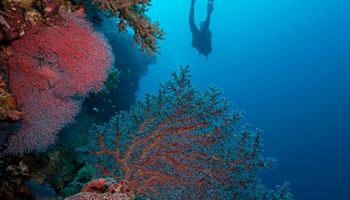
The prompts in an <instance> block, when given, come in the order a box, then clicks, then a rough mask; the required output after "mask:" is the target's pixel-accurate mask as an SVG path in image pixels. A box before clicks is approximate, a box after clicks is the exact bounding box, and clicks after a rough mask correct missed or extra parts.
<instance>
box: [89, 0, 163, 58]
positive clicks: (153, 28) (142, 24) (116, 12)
mask: <svg viewBox="0 0 350 200" xmlns="http://www.w3.org/2000/svg"><path fill="white" fill-rule="evenodd" d="M92 2H93V3H94V4H96V5H97V6H98V7H99V8H100V9H101V10H103V11H105V12H107V13H109V14H111V15H113V16H115V17H117V18H118V19H119V20H120V21H119V23H118V28H119V30H120V31H126V29H127V26H130V27H131V28H132V29H133V30H134V41H135V42H136V43H137V44H139V45H140V47H141V49H142V50H145V51H147V52H148V53H150V54H152V53H153V52H155V51H157V49H158V45H157V40H158V39H162V38H163V36H164V33H163V31H162V30H161V29H160V28H159V26H158V23H157V22H155V23H153V22H151V21H150V19H149V18H148V17H147V16H146V15H145V12H146V11H147V9H148V7H149V6H150V5H151V1H150V0H92Z"/></svg>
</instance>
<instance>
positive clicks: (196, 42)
mask: <svg viewBox="0 0 350 200" xmlns="http://www.w3.org/2000/svg"><path fill="white" fill-rule="evenodd" d="M195 3H196V0H192V2H191V9H190V17H189V22H190V28H191V32H192V46H193V47H194V48H195V49H197V50H198V51H199V55H204V56H206V58H207V59H208V55H209V54H210V53H211V51H212V45H211V37H212V34H211V31H210V30H209V24H210V16H211V13H212V12H213V10H214V4H213V3H214V0H208V5H207V18H206V19H205V21H203V22H201V23H200V25H199V27H200V29H198V27H197V25H196V24H195V22H194V5H195Z"/></svg>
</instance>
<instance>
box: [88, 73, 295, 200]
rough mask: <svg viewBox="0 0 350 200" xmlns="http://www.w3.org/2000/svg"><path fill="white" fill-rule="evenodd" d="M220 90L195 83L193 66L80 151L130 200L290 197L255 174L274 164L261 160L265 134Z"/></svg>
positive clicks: (94, 133)
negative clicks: (140, 199)
mask: <svg viewBox="0 0 350 200" xmlns="http://www.w3.org/2000/svg"><path fill="white" fill-rule="evenodd" d="M220 94H221V92H220V91H219V90H218V89H216V88H215V87H210V88H209V90H207V91H204V92H201V91H199V90H198V89H196V88H195V87H193V86H192V85H191V82H190V79H189V71H188V67H185V68H181V70H180V74H176V73H174V74H173V78H172V79H171V80H169V81H168V82H166V83H165V84H163V85H161V87H160V89H159V91H158V93H157V94H147V95H146V96H145V97H144V98H143V99H141V100H139V101H137V102H136V103H135V105H134V106H133V107H132V108H131V109H130V111H129V112H121V113H119V114H118V115H117V116H116V117H114V118H112V119H111V121H110V122H109V123H106V124H104V125H102V126H94V127H93V128H92V130H90V132H89V135H90V136H89V144H88V145H87V146H85V147H83V148H82V149H81V151H82V152H84V153H85V154H84V155H83V156H82V158H83V160H84V161H85V162H88V163H90V164H92V165H94V166H95V167H96V168H97V169H99V172H100V174H101V176H104V177H113V178H115V180H117V181H119V183H117V186H114V187H116V188H118V187H121V186H120V185H122V186H123V187H122V188H124V187H126V188H128V190H121V191H124V192H125V193H128V194H130V195H143V196H146V197H151V198H152V199H196V198H199V199H230V198H232V197H234V199H259V198H266V199H273V198H277V199H289V198H290V195H289V193H288V191H287V184H286V185H285V186H284V187H278V189H277V190H276V191H269V190H265V189H264V187H263V186H262V185H261V183H260V180H259V178H258V177H257V176H256V172H258V171H259V170H261V169H269V168H272V167H273V165H274V160H273V159H270V158H264V157H262V155H261V151H262V149H261V146H262V144H261V131H260V130H253V131H252V130H250V128H249V126H247V125H244V126H242V127H241V128H239V123H240V122H241V120H242V112H241V111H232V110H231V108H230V104H229V103H228V102H227V100H226V99H224V98H221V97H220Z"/></svg>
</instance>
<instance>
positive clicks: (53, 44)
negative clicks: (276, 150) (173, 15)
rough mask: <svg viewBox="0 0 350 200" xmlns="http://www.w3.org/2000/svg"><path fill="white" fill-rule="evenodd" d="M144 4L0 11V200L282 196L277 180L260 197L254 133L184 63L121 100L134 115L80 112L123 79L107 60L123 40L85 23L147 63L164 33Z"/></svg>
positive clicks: (1, 7)
mask: <svg viewBox="0 0 350 200" xmlns="http://www.w3.org/2000/svg"><path fill="white" fill-rule="evenodd" d="M150 5H151V1H150V0H84V1H70V0H3V1H1V2H0V47H1V48H0V56H1V57H0V151H1V152H0V155H1V160H0V171H1V172H0V199H63V198H67V199H72V200H82V199H86V200H87V199H108V200H109V199H143V198H144V199H246V200H250V199H252V200H253V199H254V200H274V199H278V200H289V199H292V195H291V193H290V191H289V184H288V183H287V182H286V183H284V184H283V185H282V186H277V187H276V189H275V190H269V189H266V188H265V186H264V185H263V183H262V181H261V180H260V179H259V177H258V172H260V171H261V170H266V169H271V168H274V166H275V161H274V159H272V158H267V157H264V156H263V155H262V152H263V151H262V135H261V134H262V131H261V130H259V129H255V130H254V129H252V128H251V127H250V126H249V125H244V124H243V123H242V121H243V119H242V118H243V113H242V111H239V110H232V107H231V104H230V103H229V101H228V100H227V99H225V98H222V97H221V92H220V90H218V89H217V88H216V87H213V86H211V87H209V89H208V90H206V91H200V90H199V89H197V88H196V87H194V86H193V85H192V83H191V80H190V72H189V67H188V66H186V67H181V68H180V71H179V72H178V73H173V74H172V77H171V79H170V80H168V81H166V82H164V83H163V84H161V85H160V88H159V90H158V92H157V93H156V94H146V95H145V96H144V98H141V99H139V100H135V99H123V98H121V100H125V101H128V103H127V104H125V105H129V104H133V106H131V108H130V107H125V108H123V110H129V111H119V112H117V114H116V116H114V117H112V118H111V119H110V121H109V122H107V123H102V122H100V121H99V119H96V118H95V117H94V115H92V114H91V113H89V112H87V111H86V107H87V106H86V104H84V100H85V99H88V98H89V97H90V95H91V94H95V96H94V98H95V99H98V98H99V95H104V96H103V98H104V99H106V100H107V102H109V103H111V104H113V103H114V101H113V100H114V99H115V97H114V98H112V97H111V95H113V92H115V91H114V90H115V88H117V87H116V86H113V84H119V78H120V76H125V75H124V74H123V73H119V72H118V66H117V65H116V63H117V62H115V61H114V57H117V55H115V56H114V55H113V54H116V52H115V51H114V49H123V48H122V47H118V48H115V46H118V45H121V44H122V45H126V44H128V43H127V42H121V43H116V42H111V40H107V39H105V38H104V32H103V29H102V28H100V29H99V28H96V27H95V26H97V25H96V24H97V23H96V21H104V20H107V19H108V18H114V19H117V22H116V27H115V28H116V29H118V31H120V32H124V33H125V34H129V33H127V27H130V28H131V29H133V37H132V40H133V41H134V43H135V44H137V45H138V46H139V47H140V49H141V52H145V53H148V54H149V55H153V56H154V53H155V52H157V51H158V44H157V41H158V40H159V39H162V38H163V36H164V35H163V31H162V30H161V29H160V28H159V26H158V23H156V22H151V20H150V18H149V17H147V15H146V11H147V9H148V8H149V7H150ZM87 7H90V8H91V7H93V8H94V9H90V10H89V12H90V13H86V12H88V9H85V8H87ZM87 14H90V16H93V17H91V19H90V17H89V18H87V17H86V15H87ZM110 28H112V27H110ZM96 30H99V32H97V31H96ZM113 41H115V40H113ZM141 52H140V54H141ZM138 57H141V56H138ZM121 59H123V58H121ZM124 59H126V58H124ZM133 62H134V63H135V61H133ZM137 62H140V61H136V63H137ZM125 64H126V65H128V64H130V63H128V62H127V61H126V62H125ZM128 71H129V69H128ZM113 73H114V75H113ZM115 74H118V76H116V75H115ZM106 80H108V85H112V86H111V87H108V88H109V90H110V91H108V92H101V91H103V90H105V89H106V87H105V86H104V84H105V83H106V82H105V81H106ZM108 95H110V96H108ZM121 96H122V95H121ZM129 96H132V95H129ZM119 101H120V99H119ZM91 102H93V101H90V103H89V104H91ZM113 107H115V106H114V105H113ZM92 110H93V111H94V112H100V111H99V110H98V109H97V108H95V107H94V109H92ZM120 110H121V109H120ZM101 112H102V111H101ZM100 115H101V114H100ZM74 121H75V122H76V124H75V125H70V124H72V122H74ZM80 124H81V125H80ZM92 124H94V125H92ZM68 125H70V126H68ZM79 125H80V126H79ZM91 125H92V128H91V129H90V130H89V131H88V129H89V127H90V126H91ZM67 138H68V139H67ZM67 141H69V142H67ZM77 160H79V162H78V161H77Z"/></svg>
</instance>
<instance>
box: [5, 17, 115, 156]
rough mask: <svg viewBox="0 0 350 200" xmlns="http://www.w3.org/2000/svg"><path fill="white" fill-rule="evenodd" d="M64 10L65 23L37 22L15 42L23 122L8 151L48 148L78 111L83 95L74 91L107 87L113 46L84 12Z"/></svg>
mask: <svg viewBox="0 0 350 200" xmlns="http://www.w3.org/2000/svg"><path fill="white" fill-rule="evenodd" d="M60 14H61V15H62V16H63V18H64V19H65V21H64V23H63V24H61V25H57V26H52V27H48V26H44V25H37V26H35V27H33V30H34V29H35V31H31V32H30V33H29V34H27V35H26V36H24V37H23V38H22V39H20V40H17V41H15V42H13V44H12V47H11V48H12V51H13V55H12V56H11V57H9V58H8V65H9V75H10V87H11V91H12V93H13V94H14V95H15V97H16V98H17V101H18V105H19V108H20V109H21V110H22V112H23V123H22V127H21V128H20V130H19V131H18V132H17V134H15V135H13V136H12V137H11V138H10V139H9V144H8V148H7V150H6V151H5V152H6V153H10V154H23V153H26V152H29V151H32V150H39V151H41V150H45V149H46V148H47V147H49V146H50V145H52V144H53V143H54V142H55V140H56V135H57V133H58V132H59V130H60V129H61V128H62V127H64V126H65V125H66V124H68V123H71V122H72V121H73V120H74V116H75V115H76V114H77V112H78V111H79V108H80V103H81V100H73V98H72V97H73V96H76V95H79V96H84V95H86V94H87V93H89V92H97V91H99V90H101V89H102V87H103V81H104V80H105V79H106V76H107V71H108V68H109V66H110V65H111V53H110V48H109V46H108V45H107V43H106V41H105V40H104V39H103V37H101V35H99V34H97V33H96V32H94V31H93V29H92V27H91V25H90V24H89V22H87V21H86V20H85V19H84V18H82V17H79V16H77V15H75V14H74V13H66V12H60ZM80 99H81V98H80Z"/></svg>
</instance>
